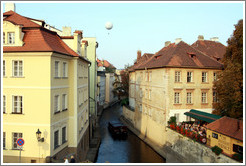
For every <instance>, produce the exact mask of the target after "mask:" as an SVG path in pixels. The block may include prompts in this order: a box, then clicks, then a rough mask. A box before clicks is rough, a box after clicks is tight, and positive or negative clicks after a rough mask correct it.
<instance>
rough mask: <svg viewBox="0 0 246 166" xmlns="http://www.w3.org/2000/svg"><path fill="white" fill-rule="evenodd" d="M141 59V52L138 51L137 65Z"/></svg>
mask: <svg viewBox="0 0 246 166" xmlns="http://www.w3.org/2000/svg"><path fill="white" fill-rule="evenodd" d="M140 58H141V51H140V50H138V52H137V63H138V61H139V60H140Z"/></svg>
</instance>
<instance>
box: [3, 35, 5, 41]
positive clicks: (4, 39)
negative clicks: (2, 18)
mask: <svg viewBox="0 0 246 166" xmlns="http://www.w3.org/2000/svg"><path fill="white" fill-rule="evenodd" d="M3 44H5V32H3Z"/></svg>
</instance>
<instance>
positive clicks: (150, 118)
mask: <svg viewBox="0 0 246 166" xmlns="http://www.w3.org/2000/svg"><path fill="white" fill-rule="evenodd" d="M214 44H216V43H215V42H214ZM222 67H223V65H222V64H221V63H220V62H218V61H216V60H215V59H213V58H210V57H209V56H207V55H206V54H204V53H202V52H200V51H198V50H197V49H195V48H193V47H191V46H190V45H188V44H186V43H185V42H183V41H182V40H181V39H180V38H179V39H176V41H175V43H171V42H166V43H165V47H163V48H162V49H161V50H160V51H158V52H157V53H155V54H144V55H143V56H141V52H140V51H138V56H137V61H136V63H135V64H134V66H132V67H131V70H130V74H129V105H130V107H131V108H135V111H134V112H132V111H130V110H128V109H126V108H124V116H125V117H126V118H127V119H129V120H130V121H131V122H132V123H133V125H134V126H135V127H136V128H137V129H138V130H139V131H140V132H141V133H142V134H144V135H145V136H146V137H147V138H149V139H150V140H152V141H154V142H156V143H157V144H159V145H164V144H165V142H166V140H167V139H168V136H167V135H166V134H165V133H166V126H167V121H168V120H169V118H170V117H171V116H176V118H177V121H178V122H182V121H186V120H189V119H186V116H185V115H184V113H185V112H187V111H189V110H190V109H199V110H201V111H204V112H208V113H211V112H212V103H213V102H216V101H217V99H216V92H215V91H214V90H213V81H214V80H215V79H216V78H217V74H218V72H219V71H221V70H222Z"/></svg>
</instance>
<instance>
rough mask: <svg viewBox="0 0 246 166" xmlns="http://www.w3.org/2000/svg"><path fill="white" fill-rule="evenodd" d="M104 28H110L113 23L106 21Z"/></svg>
mask: <svg viewBox="0 0 246 166" xmlns="http://www.w3.org/2000/svg"><path fill="white" fill-rule="evenodd" d="M105 28H106V29H107V30H110V29H112V28H113V24H112V23H111V22H106V24H105Z"/></svg>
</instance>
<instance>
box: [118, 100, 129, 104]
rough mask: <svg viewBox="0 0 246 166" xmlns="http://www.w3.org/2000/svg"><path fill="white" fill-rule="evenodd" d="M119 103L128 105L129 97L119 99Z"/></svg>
mask: <svg viewBox="0 0 246 166" xmlns="http://www.w3.org/2000/svg"><path fill="white" fill-rule="evenodd" d="M120 105H129V99H128V98H125V99H123V100H121V102H120Z"/></svg>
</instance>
